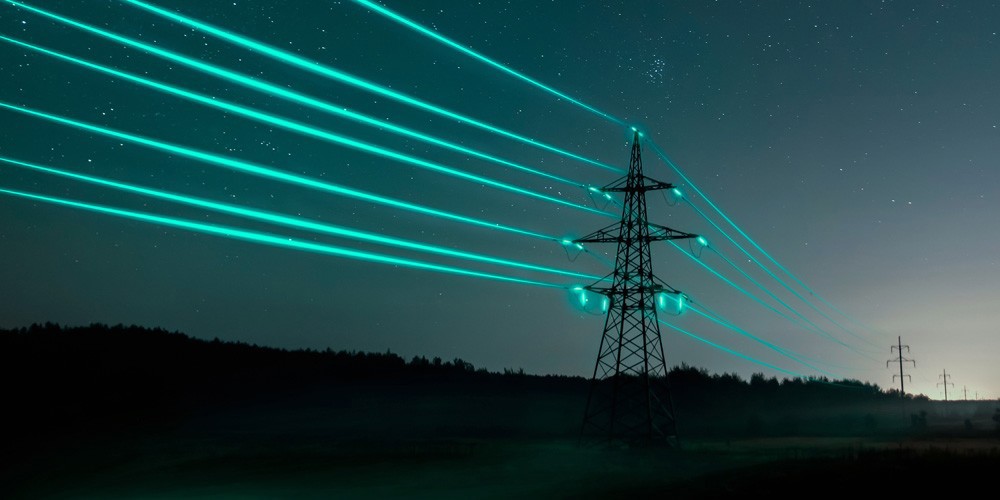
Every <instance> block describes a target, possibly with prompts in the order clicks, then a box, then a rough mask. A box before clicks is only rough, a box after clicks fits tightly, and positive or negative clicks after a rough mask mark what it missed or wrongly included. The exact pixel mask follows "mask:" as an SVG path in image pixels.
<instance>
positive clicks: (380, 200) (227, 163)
mask: <svg viewBox="0 0 1000 500" xmlns="http://www.w3.org/2000/svg"><path fill="white" fill-rule="evenodd" d="M0 108H5V109H9V110H12V111H17V112H19V113H24V114H27V115H31V116H35V117H38V118H42V119H45V120H49V121H52V122H56V123H61V124H64V125H69V126H71V127H74V128H78V129H81V130H86V131H88V132H95V133H98V134H101V135H105V136H108V137H114V138H116V139H122V140H125V141H128V142H132V143H135V144H140V145H143V146H147V147H150V148H154V149H159V150H161V151H167V152H170V153H175V154H178V155H182V156H185V157H188V158H193V159H196V160H199V161H203V162H205V163H210V164H214V165H218V166H221V167H225V168H229V169H232V170H236V171H239V172H245V173H249V174H253V175H258V176H261V177H265V178H268V179H274V180H278V181H281V182H287V183H290V184H296V185H300V186H305V187H309V188H312V189H317V190H320V191H325V192H329V193H333V194H337V195H340V196H346V197H349V198H355V199H360V200H365V201H370V202H373V203H377V204H379V205H385V206H390V207H393V208H399V209H402V210H407V211H411V212H416V213H420V214H424V215H431V216H434V217H438V218H441V219H447V220H452V221H457V222H464V223H466V224H472V225H475V226H481V227H488V228H492V229H497V230H500V231H507V232H511V233H516V234H521V235H524V236H531V237H533V238H540V239H544V240H552V241H558V240H559V238H556V237H554V236H549V235H545V234H541V233H536V232H533V231H528V230H525V229H518V228H515V227H512V226H506V225H503V224H498V223H495V222H487V221H484V220H480V219H474V218H472V217H466V216H464V215H458V214H453V213H451V212H445V211H443V210H437V209H433V208H428V207H424V206H422V205H416V204H413V203H408V202H405V201H400V200H396V199H393V198H388V197H385V196H380V195H376V194H372V193H368V192H365V191H360V190H357V189H352V188H348V187H344V186H340V185H337V184H332V183H330V182H325V181H318V180H315V179H311V178H309V177H304V176H301V175H296V174H291V173H288V172H283V171H280V170H274V169H272V168H268V167H264V166H261V165H256V164H253V163H249V162H245V161H241V160H237V159H234V158H229V157H225V156H219V155H215V154H212V153H206V152H204V151H198V150H194V149H190V148H186V147H183V146H178V145H175V144H170V143H166V142H162V141H157V140H155V139H150V138H147V137H142V136H138V135H133V134H129V133H126V132H120V131H117V130H112V129H108V128H104V127H99V126H96V125H91V124H89V123H84V122H80V121H76V120H72V119H70V118H65V117H61V116H57V115H52V114H49V113H44V112H41V111H35V110H33V109H29V108H24V107H21V106H15V105H13V104H8V103H5V102H2V101H0Z"/></svg>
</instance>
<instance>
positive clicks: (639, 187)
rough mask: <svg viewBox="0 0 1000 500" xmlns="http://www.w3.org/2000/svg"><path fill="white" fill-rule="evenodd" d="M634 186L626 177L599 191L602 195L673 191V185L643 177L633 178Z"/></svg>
mask: <svg viewBox="0 0 1000 500" xmlns="http://www.w3.org/2000/svg"><path fill="white" fill-rule="evenodd" d="M635 177H636V178H635V180H634V182H635V183H634V184H630V183H629V178H628V176H627V175H626V176H625V177H622V178H621V179H618V180H616V181H615V182H612V183H611V184H608V185H607V186H604V187H602V188H601V189H600V191H601V192H602V193H625V192H630V191H631V192H637V193H639V192H641V193H645V192H646V191H656V190H659V189H673V188H674V185H673V184H670V183H669V182H662V181H658V180H656V179H652V178H649V177H646V176H645V175H637V176H635Z"/></svg>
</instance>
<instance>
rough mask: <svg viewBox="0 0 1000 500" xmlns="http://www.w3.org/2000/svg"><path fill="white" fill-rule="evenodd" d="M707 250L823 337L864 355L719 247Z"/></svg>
mask: <svg viewBox="0 0 1000 500" xmlns="http://www.w3.org/2000/svg"><path fill="white" fill-rule="evenodd" d="M709 250H711V251H712V252H713V253H715V255H718V256H719V258H721V259H722V260H723V261H725V262H726V264H729V266H730V267H732V268H733V269H735V270H736V271H737V272H738V273H740V275H742V276H743V277H744V278H746V279H747V280H749V281H750V282H751V283H753V284H754V285H755V286H756V287H757V288H759V289H761V290H762V291H763V292H764V293H766V294H767V295H768V296H769V297H771V298H772V299H774V300H776V301H777V302H778V303H779V304H781V305H782V306H784V307H785V309H788V310H789V311H791V312H792V314H794V315H796V316H798V317H799V319H801V320H802V321H804V322H805V323H806V324H808V325H809V326H810V327H811V329H812V330H813V331H815V332H817V333H820V334H822V335H823V336H824V337H826V338H828V339H830V340H832V341H834V342H836V343H838V344H840V345H842V346H844V347H847V348H848V349H851V350H853V351H855V352H857V353H858V354H861V355H865V354H864V353H862V352H859V351H857V350H856V349H855V348H854V347H852V346H850V345H848V344H845V343H844V342H842V341H841V340H840V339H838V338H836V337H834V336H833V335H831V334H830V333H829V332H827V331H826V330H824V329H822V328H820V327H819V325H817V324H816V323H813V322H812V321H811V320H810V319H809V318H807V317H805V316H804V315H803V314H802V313H800V312H798V311H797V310H795V309H794V308H793V307H792V306H790V305H788V303H787V302H785V301H784V300H781V298H780V297H778V296H777V295H775V294H774V293H773V292H771V291H770V290H768V289H767V288H766V287H765V286H764V285H762V284H761V283H760V282H759V281H757V280H756V279H754V278H753V276H750V274H748V273H747V272H746V271H744V270H743V269H741V268H740V267H739V266H737V265H736V263H735V262H733V261H732V260H731V259H730V258H729V257H726V255H725V254H723V253H722V252H721V251H719V249H717V248H715V247H709Z"/></svg>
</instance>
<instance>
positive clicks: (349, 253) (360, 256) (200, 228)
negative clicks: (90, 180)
mask: <svg viewBox="0 0 1000 500" xmlns="http://www.w3.org/2000/svg"><path fill="white" fill-rule="evenodd" d="M0 193H3V194H7V195H12V196H18V197H21V198H27V199H31V200H35V201H43V202H46V203H52V204H56V205H63V206H67V207H72V208H79V209H83V210H89V211H92V212H99V213H103V214H108V215H114V216H118V217H123V218H127V219H134V220H140V221H143V222H150V223H153V224H159V225H163V226H171V227H176V228H180V229H186V230H190V231H196V232H200V233H207V234H214V235H217V236H224V237H227V238H233V239H238V240H245V241H250V242H254V243H263V244H266V245H273V246H277V247H284V248H292V249H296V250H305V251H309V252H316V253H321V254H326V255H335V256H338V257H344V258H348V259H355V260H364V261H368V262H377V263H380V264H391V265H396V266H403V267H410V268H414V269H423V270H427V271H435V272H440V273H447V274H457V275H460V276H470V277H475V278H485V279H491V280H495V281H504V282H508V283H518V284H522V285H534V286H540V287H546V288H565V286H564V285H558V284H555V283H546V282H543V281H534V280H528V279H522V278H515V277H512V276H504V275H501V274H493V273H485V272H480V271H472V270H469V269H462V268H459V267H452V266H444V265H439V264H432V263H429V262H423V261H419V260H413V259H405V258H401V257H392V256H389V255H382V254H377V253H372V252H363V251H360V250H351V249H348V248H342V247H337V246H333V245H325V244H319V243H312V242H308V241H301V240H295V239H291V238H287V237H284V236H278V235H274V234H268V233H259V232H255V231H247V230H243V229H237V228H234V227H228V226H220V225H213V224H205V223H201V222H194V221H190V220H185V219H176V218H173V217H165V216H160V215H153V214H149V213H144V212H133V211H131V210H122V209H118V208H112V207H108V206H103V205H94V204H90V203H84V202H80V201H74V200H69V199H64V198H55V197H50V196H43V195H39V194H34V193H27V192H23V191H14V190H10V189H4V188H0Z"/></svg>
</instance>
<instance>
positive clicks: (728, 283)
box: [667, 240, 846, 345]
mask: <svg viewBox="0 0 1000 500" xmlns="http://www.w3.org/2000/svg"><path fill="white" fill-rule="evenodd" d="M667 243H669V244H670V245H671V246H673V247H674V248H676V249H677V250H678V251H680V252H681V253H682V254H684V255H685V256H687V257H688V258H689V259H691V260H692V261H694V262H695V263H696V264H698V265H699V266H701V267H702V269H705V270H706V271H708V272H709V273H711V274H712V275H713V276H715V277H716V278H719V279H720V280H722V281H723V282H724V283H726V284H727V285H729V286H731V287H733V289H735V290H736V291H738V292H740V293H742V294H743V295H746V296H747V297H749V298H751V299H753V301H754V302H757V303H758V304H760V305H762V306H764V307H765V308H767V309H768V310H770V311H772V312H774V313H775V314H777V315H779V316H781V317H782V318H785V319H787V320H788V321H790V322H792V324H794V325H796V326H803V327H804V325H803V324H801V323H800V322H799V321H797V320H796V319H795V318H793V317H791V316H788V315H787V314H785V313H783V312H781V311H780V310H778V309H776V308H775V307H774V306H772V305H771V304H768V303H767V302H764V301H763V300H761V299H760V297H757V296H756V295H754V294H752V293H750V292H749V291H747V290H746V289H745V288H743V287H741V286H739V285H737V284H736V283H734V282H733V281H732V280H730V279H729V278H727V277H725V276H723V275H722V274H721V273H719V272H718V271H716V270H715V269H713V268H712V266H709V265H708V264H706V263H704V262H702V261H701V259H699V258H697V257H695V256H694V255H691V254H690V253H688V252H687V251H686V250H684V249H683V248H681V246H680V245H678V244H677V243H675V242H673V241H670V240H667ZM833 340H835V341H837V342H838V343H841V344H842V342H840V341H839V340H837V339H836V338H834V339H833ZM845 345H846V344H845Z"/></svg>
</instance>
